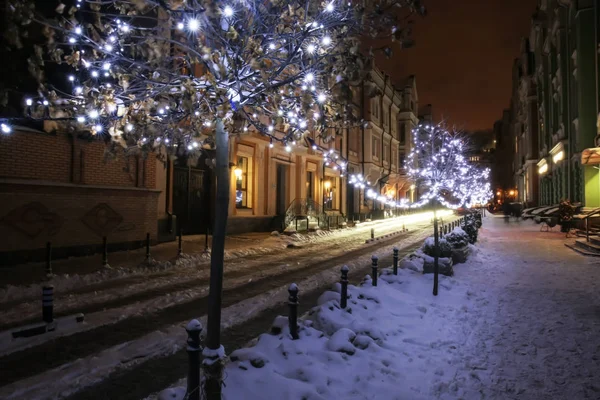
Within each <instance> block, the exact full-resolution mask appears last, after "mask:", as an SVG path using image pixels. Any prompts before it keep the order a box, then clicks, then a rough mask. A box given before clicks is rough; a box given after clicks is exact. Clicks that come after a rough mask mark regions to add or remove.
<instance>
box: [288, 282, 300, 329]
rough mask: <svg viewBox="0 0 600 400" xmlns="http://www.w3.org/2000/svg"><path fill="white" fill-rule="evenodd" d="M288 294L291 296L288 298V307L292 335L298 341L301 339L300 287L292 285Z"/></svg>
mask: <svg viewBox="0 0 600 400" xmlns="http://www.w3.org/2000/svg"><path fill="white" fill-rule="evenodd" d="M288 293H289V294H290V296H289V298H288V300H289V301H288V305H289V307H290V315H289V317H288V322H289V325H290V335H292V339H294V340H296V339H298V338H299V336H298V285H296V284H295V283H292V284H291V285H290V287H289V288H288Z"/></svg>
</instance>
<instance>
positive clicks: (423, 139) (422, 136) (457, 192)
mask: <svg viewBox="0 0 600 400" xmlns="http://www.w3.org/2000/svg"><path fill="white" fill-rule="evenodd" d="M413 141H414V143H413V148H412V150H411V152H410V154H409V155H408V157H407V162H406V163H407V167H408V176H409V178H410V179H411V180H412V181H414V182H415V185H416V186H417V187H418V188H419V190H420V192H421V193H422V194H421V198H420V199H419V201H417V202H416V203H415V204H413V207H421V206H424V205H427V204H429V205H432V206H433V207H434V211H433V212H434V239H435V246H436V251H435V257H434V284H433V294H434V295H437V291H438V273H439V266H438V253H439V246H438V224H437V210H436V208H437V206H439V205H443V206H445V207H448V208H452V209H456V208H459V207H463V206H467V207H468V208H470V207H471V206H473V205H475V204H483V203H485V202H487V201H488V200H489V199H490V198H491V195H492V192H491V189H490V183H489V169H484V170H480V169H478V168H476V167H475V166H473V165H470V164H469V163H468V162H467V159H466V157H465V155H464V154H465V150H466V144H465V143H466V138H465V137H463V136H461V135H460V134H459V133H457V132H449V131H447V130H446V129H444V127H443V126H441V125H437V126H435V125H429V124H421V125H419V126H418V127H417V128H415V129H414V130H413Z"/></svg>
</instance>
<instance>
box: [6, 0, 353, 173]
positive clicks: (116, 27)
mask: <svg viewBox="0 0 600 400" xmlns="http://www.w3.org/2000/svg"><path fill="white" fill-rule="evenodd" d="M91 3H92V2H88V1H85V0H77V1H76V8H77V10H78V11H82V10H85V9H86V8H87V7H90V4H91ZM337 3H339V4H342V5H343V4H344V2H341V1H336V0H334V1H331V2H328V3H324V4H322V10H321V11H320V12H319V13H317V14H316V15H315V16H314V20H313V21H309V22H307V23H306V24H305V26H303V27H299V28H297V29H298V30H299V32H300V33H302V35H298V36H302V40H301V41H296V42H294V43H292V41H293V40H292V39H293V38H292V37H291V36H290V35H279V34H277V33H276V31H275V30H273V32H270V35H265V37H264V38H263V40H262V42H261V50H260V52H261V54H262V56H261V57H263V58H264V59H268V60H277V59H280V58H284V57H283V56H287V55H288V54H289V53H290V50H289V49H290V48H292V47H293V46H296V45H299V47H300V49H301V50H300V51H299V52H298V55H297V56H296V57H297V58H298V60H297V61H295V62H294V64H293V65H294V67H295V68H296V70H297V73H296V75H297V76H296V77H295V79H291V80H290V81H289V82H286V83H285V84H281V85H280V89H279V93H278V94H277V107H270V108H268V109H267V108H266V107H265V104H266V103H269V102H270V100H272V98H267V101H263V100H265V97H264V96H262V97H261V96H257V95H255V93H260V91H261V90H262V89H261V88H260V87H261V85H264V83H263V82H262V81H261V79H260V77H261V74H264V73H265V71H264V70H261V69H260V68H257V67H254V66H250V65H247V66H243V67H242V68H241V70H239V71H236V73H235V74H230V75H231V76H230V75H227V74H226V75H225V76H224V77H222V78H221V80H219V79H217V80H213V81H210V82H209V81H208V80H207V79H204V78H203V77H191V78H190V80H191V82H192V84H193V86H192V88H191V91H194V92H195V93H193V94H188V93H184V92H185V90H186V89H183V88H181V87H177V84H172V86H173V87H172V88H171V91H172V92H173V96H172V97H174V98H178V97H182V98H183V97H184V96H189V97H191V98H193V99H194V102H193V106H191V107H190V106H189V105H188V106H183V105H182V103H183V101H182V102H178V101H169V99H168V96H166V100H165V99H164V98H165V96H164V92H162V91H161V90H162V89H161V87H162V82H161V80H164V79H166V78H165V77H164V76H163V75H165V72H163V71H154V72H153V73H152V74H149V73H150V71H149V70H148V69H147V67H146V66H145V65H144V63H143V60H141V59H139V58H136V57H135V55H134V49H135V47H136V44H137V42H136V41H139V40H140V35H141V32H142V31H147V30H148V27H147V26H136V19H135V18H134V17H129V16H128V15H118V16H113V15H106V16H105V18H103V20H102V22H103V23H105V30H104V31H103V32H99V31H98V30H97V29H94V28H92V27H91V24H89V23H87V22H86V20H85V16H84V15H85V14H80V13H79V12H76V13H75V14H74V18H73V19H72V20H70V21H69V23H68V24H67V25H66V27H63V29H57V31H59V32H61V33H62V34H63V42H62V43H60V46H62V47H63V48H64V49H65V53H66V52H67V51H66V50H67V49H70V51H71V53H70V54H76V55H77V57H78V61H77V63H76V65H75V66H74V68H73V70H72V71H70V72H69V73H67V74H66V81H67V85H68V87H69V89H68V90H65V91H64V92H61V91H58V90H57V92H56V95H57V96H58V99H57V98H56V97H54V98H52V99H50V97H51V96H49V95H48V93H46V94H42V95H41V96H38V97H28V98H26V99H24V107H25V109H26V114H27V116H29V117H31V118H33V119H41V120H60V121H65V122H70V123H73V124H74V125H75V126H76V128H77V129H78V130H87V131H89V132H90V133H91V134H92V135H94V136H105V137H110V138H111V139H118V138H120V137H126V138H127V140H128V142H129V143H131V142H132V139H133V141H134V142H135V143H134V145H137V146H140V147H147V148H156V147H159V146H164V147H167V148H176V149H178V150H182V149H184V150H186V151H187V152H189V153H193V152H196V151H202V149H204V148H206V146H207V145H208V146H210V142H211V139H210V138H209V136H210V133H211V130H212V129H214V126H215V121H216V118H217V115H215V114H212V113H211V112H207V106H206V104H207V103H209V101H208V100H206V99H207V98H213V97H215V93H217V89H219V90H223V89H225V91H226V93H227V94H226V98H225V99H224V100H223V99H221V100H220V101H221V103H219V104H222V103H223V102H228V103H229V104H228V106H229V107H230V108H231V109H232V110H233V111H234V112H236V114H237V115H238V116H239V115H241V116H243V117H244V121H243V124H242V125H241V126H237V127H236V129H238V130H239V131H240V132H243V133H251V132H255V133H258V134H262V135H264V136H265V137H267V139H268V140H269V147H270V148H273V147H275V146H276V145H280V146H282V147H283V149H284V150H285V151H286V152H288V153H291V152H292V151H295V150H296V151H297V150H298V149H301V148H304V149H310V150H312V151H313V152H315V153H317V154H321V155H322V157H323V162H324V164H325V165H326V166H327V167H330V168H331V169H333V170H339V171H340V174H341V176H342V177H343V176H344V172H345V169H346V166H347V160H345V159H344V158H343V157H342V155H341V153H340V152H339V151H335V150H333V149H330V148H328V147H329V146H330V143H328V141H327V140H326V141H324V142H321V144H318V143H317V140H315V139H313V137H314V136H313V135H314V132H315V131H316V130H317V129H318V126H319V124H321V125H323V123H324V121H325V119H326V118H327V115H326V112H325V110H326V105H327V104H328V102H329V101H330V94H329V91H328V89H327V86H326V85H324V81H325V80H326V79H324V73H323V71H322V70H323V69H324V68H323V66H324V65H326V64H325V61H324V60H325V57H326V56H327V55H329V53H332V52H333V49H334V48H335V46H336V43H335V40H334V37H335V35H334V34H333V33H334V28H336V27H340V26H342V25H343V24H344V21H349V22H351V20H350V18H349V15H351V14H352V13H351V9H350V5H349V4H348V7H347V9H344V7H341V8H339V7H338V5H337ZM219 10H220V22H219V25H220V27H221V28H222V32H217V33H216V34H215V37H221V36H226V34H227V33H228V32H229V31H230V27H231V26H234V25H235V24H236V23H238V21H239V20H240V19H241V20H245V19H248V16H249V15H250V14H252V13H258V12H259V11H257V10H260V9H259V8H254V9H251V7H244V4H242V3H230V4H226V3H225V2H224V4H223V5H220V6H219ZM254 16H255V17H256V15H254ZM112 17H114V18H112ZM307 18H308V17H307ZM177 19H178V21H177ZM172 23H173V28H174V29H173V33H172V35H173V40H176V41H177V43H178V44H179V45H181V47H182V48H183V49H185V50H186V51H189V52H190V53H195V55H200V56H201V57H200V58H201V60H202V62H203V63H204V66H205V67H206V68H207V69H208V70H209V71H211V73H212V75H213V76H217V75H218V71H216V69H217V68H218V66H217V65H216V63H215V62H214V59H215V57H221V60H222V59H227V57H223V54H221V55H218V54H216V52H214V51H211V50H210V48H208V47H207V46H203V45H202V43H201V42H200V41H199V40H198V38H199V37H201V36H203V35H206V32H207V30H208V29H207V26H208V25H209V24H210V22H209V21H208V20H207V17H206V16H205V15H204V14H203V12H200V11H199V4H198V3H197V2H196V1H192V0H190V1H188V2H187V3H186V4H185V6H184V7H183V8H182V9H181V10H179V12H177V13H173V22H172ZM328 28H331V29H328ZM228 56H229V60H232V59H233V57H232V56H231V54H228ZM223 62H225V61H223ZM137 69H140V71H142V72H139V73H137V74H138V75H135V76H134V78H135V77H138V78H139V77H141V76H145V75H144V74H149V76H148V77H147V78H148V79H147V80H145V81H143V82H139V81H133V78H132V79H130V80H127V79H123V76H126V74H127V73H129V72H130V71H131V70H133V71H136V70H137ZM272 69H273V70H275V69H276V68H272ZM228 72H230V71H228ZM161 74H162V75H161ZM273 79H274V80H273V83H277V84H279V83H278V82H279V81H282V80H283V77H282V76H275V77H274V78H273ZM138 80H139V79H138ZM154 81H156V82H160V83H161V84H157V83H153V82H154ZM234 83H235V84H234ZM144 84H145V85H147V86H146V87H144ZM215 84H216V86H218V87H217V88H214V87H213V86H214V85H215ZM187 90H190V89H187ZM200 92H202V93H204V97H202V98H200V99H198V98H197V97H199V96H198V95H197V94H196V93H200ZM253 96H255V97H256V100H255V99H253ZM271 96H272V95H271ZM307 98H308V99H310V104H309V107H308V108H307V107H306V99H307ZM148 99H150V100H152V101H153V102H154V103H155V104H153V106H152V107H151V109H150V111H149V112H146V113H145V114H144V113H143V112H142V111H138V110H136V109H135V108H136V107H139V108H140V109H141V108H142V107H143V105H144V102H146V101H149V100H148ZM161 99H162V100H161ZM303 102H304V103H303ZM56 115H60V116H59V117H56ZM65 115H67V116H65ZM138 116H142V117H144V118H145V120H143V122H140V120H141V119H142V118H138ZM182 121H187V122H188V124H189V125H190V126H193V127H194V128H196V130H197V131H200V132H201V133H202V135H195V134H194V132H191V131H192V130H193V129H190V132H185V130H182V129H180V126H181V122H182ZM151 125H156V126H159V127H160V128H157V129H152V128H151ZM12 126H13V124H11V120H9V119H4V120H2V123H1V124H0V130H1V131H2V132H3V133H5V134H8V133H10V132H11V131H12V129H13V127H12ZM282 127H284V128H282ZM157 130H159V131H161V132H160V133H159V134H157V133H156V131H157ZM198 136H200V137H198ZM202 136H207V137H208V138H206V139H204V140H203V139H202ZM311 136H313V137H311ZM318 137H319V136H317V138H318ZM302 151H305V150H302Z"/></svg>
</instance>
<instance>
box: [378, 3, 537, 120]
mask: <svg viewBox="0 0 600 400" xmlns="http://www.w3.org/2000/svg"><path fill="white" fill-rule="evenodd" d="M424 3H425V5H426V7H427V13H428V14H427V16H426V17H425V18H416V19H415V24H414V29H413V37H414V39H415V40H416V45H415V47H413V48H410V49H405V50H399V51H396V52H395V53H394V56H393V58H392V59H390V60H381V61H378V64H379V65H380V66H381V67H382V69H383V70H384V71H385V72H386V73H388V74H389V75H391V76H392V77H393V78H395V79H396V78H402V77H403V76H407V75H411V74H415V75H416V77H417V91H418V93H419V104H420V105H421V106H422V105H425V104H428V103H431V104H432V105H433V111H434V117H435V118H436V120H440V119H442V118H443V119H445V120H446V121H447V122H449V123H451V124H454V125H456V126H457V127H458V128H461V129H464V130H469V131H474V130H484V129H485V130H487V129H491V128H492V126H493V124H494V121H496V120H498V119H500V118H501V116H502V110H503V109H504V108H507V107H508V105H509V101H510V93H511V85H512V76H511V74H512V64H513V60H514V59H515V58H516V57H518V55H519V46H520V39H521V37H523V36H528V35H529V28H530V26H531V15H532V14H533V12H534V11H535V6H536V4H537V0H502V1H498V0H452V1H449V0H424Z"/></svg>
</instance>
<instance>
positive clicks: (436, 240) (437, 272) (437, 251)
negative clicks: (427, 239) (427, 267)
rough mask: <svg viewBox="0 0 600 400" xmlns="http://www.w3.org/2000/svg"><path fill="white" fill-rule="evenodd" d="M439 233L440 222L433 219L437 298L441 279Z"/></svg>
mask: <svg viewBox="0 0 600 400" xmlns="http://www.w3.org/2000/svg"><path fill="white" fill-rule="evenodd" d="M438 236H439V233H438V220H437V218H435V217H434V218H433V239H434V247H433V295H434V296H437V294H438V279H439V272H440V266H439V259H438V257H439V237H438Z"/></svg>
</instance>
